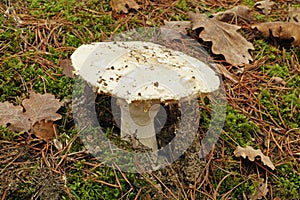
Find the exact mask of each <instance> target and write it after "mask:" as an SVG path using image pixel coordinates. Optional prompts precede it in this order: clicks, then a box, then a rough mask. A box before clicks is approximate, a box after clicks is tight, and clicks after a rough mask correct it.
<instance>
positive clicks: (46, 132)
mask: <svg viewBox="0 0 300 200" xmlns="http://www.w3.org/2000/svg"><path fill="white" fill-rule="evenodd" d="M31 132H32V133H33V134H34V135H35V136H36V137H38V138H40V139H43V140H45V141H48V140H51V139H52V138H54V137H55V136H56V135H57V134H58V130H57V126H56V124H53V121H51V120H50V121H47V120H44V119H43V120H41V121H39V122H36V123H35V124H34V125H33V126H32V130H31Z"/></svg>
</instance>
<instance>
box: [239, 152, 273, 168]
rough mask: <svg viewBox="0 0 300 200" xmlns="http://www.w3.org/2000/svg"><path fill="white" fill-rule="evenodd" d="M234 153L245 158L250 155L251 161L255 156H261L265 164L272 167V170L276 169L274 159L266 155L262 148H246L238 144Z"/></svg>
mask: <svg viewBox="0 0 300 200" xmlns="http://www.w3.org/2000/svg"><path fill="white" fill-rule="evenodd" d="M234 155H235V156H236V157H240V156H242V157H243V158H246V157H248V159H249V160H250V161H254V160H255V157H257V156H259V157H260V158H261V161H262V163H263V164H264V165H266V166H268V167H270V168H271V169H272V170H274V169H275V166H274V164H273V163H272V161H271V160H270V158H269V157H268V156H265V155H264V154H263V153H262V152H261V150H260V149H257V150H255V149H253V148H252V147H250V146H246V147H245V148H243V147H240V146H238V147H237V148H236V149H235V151H234Z"/></svg>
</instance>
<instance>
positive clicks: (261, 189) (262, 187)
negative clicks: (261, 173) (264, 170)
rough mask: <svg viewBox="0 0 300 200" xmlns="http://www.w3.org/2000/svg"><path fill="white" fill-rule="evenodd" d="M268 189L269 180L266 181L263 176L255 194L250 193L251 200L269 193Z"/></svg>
mask: <svg viewBox="0 0 300 200" xmlns="http://www.w3.org/2000/svg"><path fill="white" fill-rule="evenodd" d="M268 191H269V190H268V182H267V181H266V182H265V180H264V179H263V178H260V179H259V186H258V188H256V191H255V193H254V194H251V195H249V200H257V199H262V198H263V197H265V196H266V195H267V193H268Z"/></svg>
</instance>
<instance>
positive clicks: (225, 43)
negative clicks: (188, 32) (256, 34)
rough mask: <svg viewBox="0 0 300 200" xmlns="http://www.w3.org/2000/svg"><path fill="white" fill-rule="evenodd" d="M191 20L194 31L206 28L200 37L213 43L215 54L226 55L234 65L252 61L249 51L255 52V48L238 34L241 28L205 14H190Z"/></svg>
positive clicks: (228, 60) (227, 59)
mask: <svg viewBox="0 0 300 200" xmlns="http://www.w3.org/2000/svg"><path fill="white" fill-rule="evenodd" d="M189 18H190V20H191V22H192V29H193V30H195V29H198V28H204V30H202V31H201V32H200V34H199V37H200V38H202V39H203V40H204V41H211V42H212V51H213V53H215V54H222V55H224V57H225V59H226V61H227V62H228V63H231V64H234V65H241V64H246V63H249V61H252V57H251V55H250V54H249V49H250V50H254V47H253V45H252V44H251V43H250V42H248V41H247V40H246V39H245V38H244V37H243V36H242V35H240V34H239V33H238V32H237V30H238V29H240V27H239V26H235V25H231V24H227V23H225V22H221V21H219V20H217V19H214V18H208V17H207V16H206V15H205V14H195V13H192V12H189Z"/></svg>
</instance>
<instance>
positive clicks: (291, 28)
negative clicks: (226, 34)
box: [251, 22, 300, 47]
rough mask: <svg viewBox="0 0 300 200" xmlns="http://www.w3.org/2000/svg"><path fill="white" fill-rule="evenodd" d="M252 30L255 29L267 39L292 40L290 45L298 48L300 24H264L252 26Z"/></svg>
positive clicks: (299, 45)
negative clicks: (271, 37)
mask: <svg viewBox="0 0 300 200" xmlns="http://www.w3.org/2000/svg"><path fill="white" fill-rule="evenodd" d="M251 28H252V29H257V30H258V31H260V32H261V34H262V35H263V36H264V37H265V38H268V37H270V36H273V37H277V38H279V39H283V40H291V39H293V42H292V45H294V46H298V47H300V24H298V23H294V22H265V23H259V24H254V25H252V26H251Z"/></svg>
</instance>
